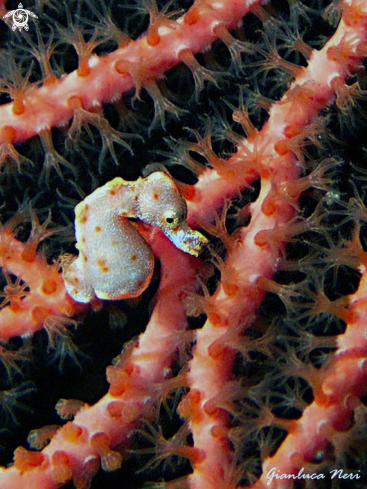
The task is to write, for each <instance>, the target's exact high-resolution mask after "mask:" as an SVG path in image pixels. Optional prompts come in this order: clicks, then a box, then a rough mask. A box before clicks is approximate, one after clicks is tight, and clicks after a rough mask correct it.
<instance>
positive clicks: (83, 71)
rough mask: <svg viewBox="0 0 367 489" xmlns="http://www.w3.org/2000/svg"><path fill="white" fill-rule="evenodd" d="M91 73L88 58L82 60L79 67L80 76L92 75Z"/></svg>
mask: <svg viewBox="0 0 367 489" xmlns="http://www.w3.org/2000/svg"><path fill="white" fill-rule="evenodd" d="M90 73H91V69H90V67H89V66H88V60H83V61H81V63H80V65H79V68H78V69H77V74H78V76H80V77H83V78H85V77H87V76H88V75H90Z"/></svg>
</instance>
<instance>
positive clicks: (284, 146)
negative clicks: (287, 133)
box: [274, 139, 289, 156]
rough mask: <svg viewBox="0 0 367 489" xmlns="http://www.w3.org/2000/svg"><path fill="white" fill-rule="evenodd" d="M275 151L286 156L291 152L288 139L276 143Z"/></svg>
mask: <svg viewBox="0 0 367 489" xmlns="http://www.w3.org/2000/svg"><path fill="white" fill-rule="evenodd" d="M274 149H275V151H276V152H277V153H278V154H279V155H280V156H284V155H286V154H288V153H289V146H288V141H287V139H281V140H280V141H277V142H276V143H275V144H274Z"/></svg>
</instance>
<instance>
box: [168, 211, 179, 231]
mask: <svg viewBox="0 0 367 489" xmlns="http://www.w3.org/2000/svg"><path fill="white" fill-rule="evenodd" d="M163 220H164V223H165V225H166V226H167V227H169V228H175V227H177V226H178V225H179V224H180V222H181V221H182V219H181V216H179V215H178V214H177V213H175V212H172V211H167V212H165V213H164V214H163Z"/></svg>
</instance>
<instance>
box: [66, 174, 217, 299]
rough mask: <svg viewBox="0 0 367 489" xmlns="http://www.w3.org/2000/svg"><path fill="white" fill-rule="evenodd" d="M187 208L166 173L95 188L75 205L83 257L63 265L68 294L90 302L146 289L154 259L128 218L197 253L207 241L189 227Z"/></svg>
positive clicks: (193, 253)
mask: <svg viewBox="0 0 367 489" xmlns="http://www.w3.org/2000/svg"><path fill="white" fill-rule="evenodd" d="M186 212H187V207H186V202H185V200H184V199H183V198H182V196H181V195H180V193H179V191H178V189H177V187H176V185H175V184H174V181H173V180H172V178H171V177H170V176H169V175H167V174H166V173H164V172H155V173H152V174H151V175H149V176H148V177H146V178H139V179H138V180H136V181H135V182H127V181H125V180H123V179H122V178H120V177H117V178H115V179H114V180H112V181H111V182H108V183H106V185H104V186H103V187H100V188H98V189H97V190H95V191H94V192H93V193H92V194H91V195H89V196H88V197H86V198H85V199H84V200H83V201H82V202H80V203H79V204H78V205H77V206H76V207H75V234H76V240H77V243H76V248H77V249H78V250H79V256H78V257H75V258H74V257H73V258H72V259H71V260H69V259H65V260H64V263H63V278H64V283H65V287H66V290H67V291H68V293H69V294H70V295H71V296H72V297H73V299H74V300H76V301H77V302H90V301H91V300H92V299H93V298H94V297H98V298H99V299H107V300H118V299H127V298H132V297H137V296H138V295H140V294H141V293H142V292H143V291H144V290H145V289H146V288H147V286H148V284H149V282H150V279H151V277H152V274H153V269H154V257H153V254H152V251H151V249H150V247H149V246H148V244H147V243H146V241H145V240H144V238H143V237H142V236H141V235H140V234H139V232H138V231H137V229H136V228H135V227H134V226H133V224H132V223H131V222H130V221H129V218H138V219H140V220H141V221H144V222H146V223H148V224H151V225H153V226H157V227H159V228H161V229H162V231H163V232H164V233H165V234H166V236H167V237H168V238H169V239H170V240H171V241H172V242H173V243H174V244H175V246H177V247H178V248H179V249H181V250H182V251H185V252H186V253H189V254H191V255H195V256H197V255H198V254H199V252H200V250H201V249H202V247H203V246H204V245H205V244H206V243H207V240H206V238H205V237H204V236H203V235H202V234H201V233H199V232H197V231H193V230H192V229H190V228H189V227H188V225H187V222H186Z"/></svg>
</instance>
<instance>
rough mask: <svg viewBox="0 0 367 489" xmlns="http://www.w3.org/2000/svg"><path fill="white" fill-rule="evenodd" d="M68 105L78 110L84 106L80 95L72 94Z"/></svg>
mask: <svg viewBox="0 0 367 489" xmlns="http://www.w3.org/2000/svg"><path fill="white" fill-rule="evenodd" d="M67 105H68V107H70V109H73V110H76V109H81V108H82V100H81V98H80V97H79V96H78V95H72V96H71V97H69V98H68V100H67Z"/></svg>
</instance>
